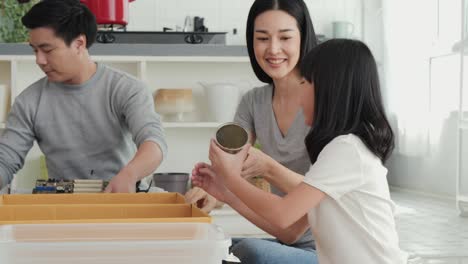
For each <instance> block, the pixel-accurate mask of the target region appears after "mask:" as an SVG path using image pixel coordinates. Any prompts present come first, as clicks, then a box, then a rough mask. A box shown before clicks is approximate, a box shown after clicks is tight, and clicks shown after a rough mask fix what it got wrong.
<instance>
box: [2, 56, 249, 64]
mask: <svg viewBox="0 0 468 264" xmlns="http://www.w3.org/2000/svg"><path fill="white" fill-rule="evenodd" d="M92 58H93V59H94V60H95V61H105V62H128V63H138V62H143V61H145V62H219V63H232V62H242V63H244V62H249V57H248V56H223V57H218V56H146V57H145V56H99V55H96V56H92ZM0 60H14V61H26V62H28V61H30V62H34V61H35V60H36V58H35V56H34V55H0Z"/></svg>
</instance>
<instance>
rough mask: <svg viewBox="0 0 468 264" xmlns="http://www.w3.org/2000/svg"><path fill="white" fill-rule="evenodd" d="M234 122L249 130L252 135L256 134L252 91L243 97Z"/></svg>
mask: <svg viewBox="0 0 468 264" xmlns="http://www.w3.org/2000/svg"><path fill="white" fill-rule="evenodd" d="M234 122H236V123H238V124H239V125H241V126H242V127H244V128H245V129H247V130H248V131H249V132H250V133H254V134H255V126H254V119H253V98H252V91H249V92H247V93H245V94H244V96H242V99H241V101H240V103H239V105H238V106H237V110H236V115H235V116H234Z"/></svg>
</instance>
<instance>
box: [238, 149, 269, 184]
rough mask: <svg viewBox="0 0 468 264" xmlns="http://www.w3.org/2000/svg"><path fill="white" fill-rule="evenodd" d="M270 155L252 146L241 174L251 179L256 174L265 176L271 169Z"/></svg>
mask: <svg viewBox="0 0 468 264" xmlns="http://www.w3.org/2000/svg"><path fill="white" fill-rule="evenodd" d="M270 160H271V158H270V156H268V155H266V154H265V153H263V152H262V151H261V150H259V149H256V148H250V149H249V154H248V155H247V159H246V160H245V162H244V165H243V166H242V172H241V176H242V177H243V178H244V179H250V178H252V177H255V176H264V175H266V174H267V172H268V171H269V162H270Z"/></svg>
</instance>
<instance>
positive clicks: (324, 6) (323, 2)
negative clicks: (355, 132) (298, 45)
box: [127, 0, 380, 45]
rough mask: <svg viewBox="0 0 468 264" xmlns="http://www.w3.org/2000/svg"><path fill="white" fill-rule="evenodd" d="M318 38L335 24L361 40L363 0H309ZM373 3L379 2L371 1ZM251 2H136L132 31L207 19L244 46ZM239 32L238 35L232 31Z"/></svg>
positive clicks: (231, 41)
mask: <svg viewBox="0 0 468 264" xmlns="http://www.w3.org/2000/svg"><path fill="white" fill-rule="evenodd" d="M305 2H306V3H307V5H308V8H309V11H310V13H311V16H312V20H313V23H314V26H315V29H316V32H317V33H318V34H325V35H326V36H329V37H330V36H331V34H332V26H331V23H332V22H333V21H349V22H352V23H353V24H355V32H354V35H355V36H357V37H359V38H360V37H361V11H362V10H361V2H362V1H361V0H306V1H305ZM370 2H380V0H379V1H377V0H372V1H370ZM251 4H252V0H197V1H193V0H171V1H167V0H137V1H135V2H132V3H131V4H130V17H129V25H128V27H127V29H128V30H129V31H140V30H141V31H162V29H163V27H169V28H173V29H176V27H177V26H178V27H180V28H183V26H184V21H185V17H186V16H191V17H194V16H200V17H204V18H205V26H207V27H208V28H209V31H212V32H215V31H218V32H228V35H227V43H228V44H231V45H245V24H246V21H247V15H248V12H249V9H250V6H251ZM234 28H236V29H237V32H238V33H237V35H234V34H233V29H234Z"/></svg>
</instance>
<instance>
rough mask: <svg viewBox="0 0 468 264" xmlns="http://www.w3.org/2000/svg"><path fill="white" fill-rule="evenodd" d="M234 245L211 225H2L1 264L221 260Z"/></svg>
mask: <svg viewBox="0 0 468 264" xmlns="http://www.w3.org/2000/svg"><path fill="white" fill-rule="evenodd" d="M230 245H231V239H230V238H229V237H228V236H227V235H226V234H225V233H224V232H223V231H222V230H221V229H219V228H218V227H217V226H215V225H213V224H207V223H139V224H134V223H133V224H132V223H108V224H35V225H31V224H23V225H4V226H0V263H2V264H26V263H27V264H30V263H35V264H66V263H73V264H91V263H93V264H129V263H130V264H132V263H135V264H146V263H148V264H155V263H170V264H177V263H184V264H185V263H187V264H188V263H191V264H193V263H195V264H198V263H199V264H211V263H213V264H220V263H221V262H222V260H223V259H225V258H226V257H227V256H228V249H229V246H230Z"/></svg>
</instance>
